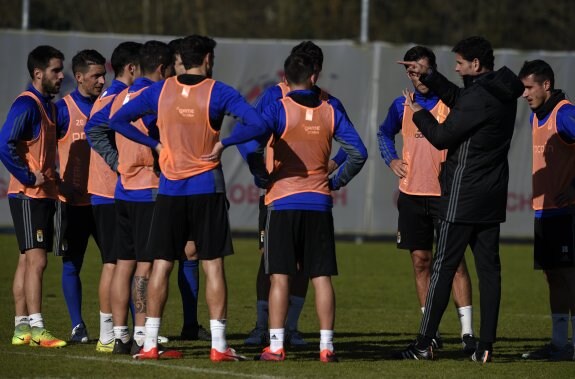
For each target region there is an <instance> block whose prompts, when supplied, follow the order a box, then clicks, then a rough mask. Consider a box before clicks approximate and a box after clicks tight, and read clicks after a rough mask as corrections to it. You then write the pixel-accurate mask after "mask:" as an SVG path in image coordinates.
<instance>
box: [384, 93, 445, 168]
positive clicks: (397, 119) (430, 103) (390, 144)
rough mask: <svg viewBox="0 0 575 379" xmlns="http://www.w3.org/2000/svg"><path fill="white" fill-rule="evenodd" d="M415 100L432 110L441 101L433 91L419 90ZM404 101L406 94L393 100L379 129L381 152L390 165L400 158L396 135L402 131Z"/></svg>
mask: <svg viewBox="0 0 575 379" xmlns="http://www.w3.org/2000/svg"><path fill="white" fill-rule="evenodd" d="M415 102H417V103H418V104H419V105H421V106H422V107H423V108H425V109H427V110H428V111H430V110H432V109H433V107H435V106H436V105H437V103H438V102H439V97H438V96H437V95H435V94H433V93H431V92H429V93H427V94H425V95H424V94H422V93H420V92H418V91H415ZM403 103H405V97H404V96H399V97H398V98H396V99H395V100H393V102H392V103H391V106H390V107H389V110H388V112H387V116H386V117H385V120H383V123H382V124H381V125H379V129H378V131H377V142H378V144H379V151H380V153H381V157H382V158H383V160H384V161H385V164H387V165H388V166H389V164H390V163H391V161H392V160H394V159H399V156H398V154H397V151H396V149H395V136H396V135H397V134H398V133H399V132H401V125H402V122H403V110H404V109H405V107H404V105H403Z"/></svg>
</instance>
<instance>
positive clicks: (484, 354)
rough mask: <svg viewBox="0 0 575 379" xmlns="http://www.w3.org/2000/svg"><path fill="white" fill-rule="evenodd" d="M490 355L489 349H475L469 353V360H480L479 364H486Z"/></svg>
mask: <svg viewBox="0 0 575 379" xmlns="http://www.w3.org/2000/svg"><path fill="white" fill-rule="evenodd" d="M491 355H492V352H491V351H489V350H482V351H479V350H475V352H473V354H472V355H471V360H472V361H473V362H481V364H486V363H487V362H491Z"/></svg>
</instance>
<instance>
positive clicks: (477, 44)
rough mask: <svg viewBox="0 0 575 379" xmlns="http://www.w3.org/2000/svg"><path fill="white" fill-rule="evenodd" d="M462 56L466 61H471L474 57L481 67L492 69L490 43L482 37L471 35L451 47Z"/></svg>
mask: <svg viewBox="0 0 575 379" xmlns="http://www.w3.org/2000/svg"><path fill="white" fill-rule="evenodd" d="M451 51H453V52H454V53H457V54H459V55H461V56H462V57H463V59H465V60H466V61H472V60H474V59H475V58H477V59H478V60H479V63H480V64H481V66H482V67H485V68H486V69H488V70H493V66H494V62H495V57H494V56H493V48H492V47H491V43H490V42H489V41H488V40H486V39H485V38H483V37H479V36H473V37H468V38H465V39H463V40H461V41H459V42H457V44H456V45H455V46H454V47H453V49H451Z"/></svg>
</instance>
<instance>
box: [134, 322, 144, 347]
mask: <svg viewBox="0 0 575 379" xmlns="http://www.w3.org/2000/svg"><path fill="white" fill-rule="evenodd" d="M145 339H146V327H145V326H134V341H136V343H137V344H138V346H142V345H143V344H144V341H145Z"/></svg>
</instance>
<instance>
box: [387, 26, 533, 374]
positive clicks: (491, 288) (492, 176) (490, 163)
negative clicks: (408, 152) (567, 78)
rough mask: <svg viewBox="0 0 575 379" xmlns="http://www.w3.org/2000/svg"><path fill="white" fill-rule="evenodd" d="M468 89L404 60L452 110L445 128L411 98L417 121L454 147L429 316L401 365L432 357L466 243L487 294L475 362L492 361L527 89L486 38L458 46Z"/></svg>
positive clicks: (446, 173) (437, 142) (440, 144)
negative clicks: (497, 65)
mask: <svg viewBox="0 0 575 379" xmlns="http://www.w3.org/2000/svg"><path fill="white" fill-rule="evenodd" d="M452 51H453V52H454V53H455V58H456V66H455V70H456V71H457V72H458V74H459V75H461V77H462V79H463V83H464V88H459V87H457V86H456V85H455V84H453V83H451V82H449V81H448V80H447V79H446V78H445V77H444V76H443V75H441V74H440V73H438V72H436V71H433V70H431V69H430V68H428V67H425V66H422V65H421V64H418V63H416V62H400V63H402V64H407V65H408V67H409V68H408V71H409V70H411V71H412V72H415V73H417V74H420V75H421V81H422V83H423V84H425V85H426V86H427V87H429V88H430V89H431V90H432V91H433V92H434V93H437V94H438V95H439V97H440V98H441V100H442V101H443V102H444V103H445V104H446V105H447V106H448V107H450V108H451V112H450V113H449V116H448V117H447V119H446V120H445V121H444V122H443V123H442V124H439V123H438V122H437V120H436V119H435V118H434V117H433V116H432V115H431V114H430V113H429V112H428V111H426V110H425V109H423V108H422V107H421V106H420V105H419V104H417V103H412V101H411V96H409V93H407V92H405V95H406V105H408V106H410V107H411V108H412V109H413V111H414V112H415V113H414V115H413V122H414V123H415V124H416V125H417V127H418V128H419V130H420V131H421V133H423V135H424V136H425V137H426V138H427V139H428V140H429V142H431V144H432V145H434V146H435V147H436V148H438V149H440V150H441V149H448V153H447V160H446V161H445V163H444V164H443V167H442V169H441V174H440V183H441V200H440V201H441V203H440V215H439V217H440V222H439V233H438V241H437V252H436V255H435V258H434V259H435V261H434V265H433V274H432V277H431V284H430V287H429V292H428V294H427V302H426V304H425V313H424V315H423V319H422V322H421V327H420V330H419V336H418V337H417V340H416V343H415V344H413V345H410V346H409V347H408V348H407V349H406V350H405V351H402V352H400V353H398V354H397V358H401V359H432V358H433V352H432V351H431V340H432V338H433V337H434V336H435V333H436V332H437V328H438V326H439V322H440V321H441V317H442V316H443V313H444V311H445V308H446V306H447V303H448V302H449V295H450V292H451V283H452V281H453V276H454V274H455V271H456V269H457V266H458V265H459V262H460V261H461V259H462V257H463V255H464V253H465V249H466V247H467V245H469V246H470V247H471V249H472V251H473V254H474V257H475V264H476V267H477V276H478V277H479V291H480V295H481V331H480V334H481V335H480V338H479V343H478V345H477V348H476V351H475V353H474V354H473V355H472V359H473V360H477V361H482V362H483V363H485V362H488V361H490V360H491V353H492V349H493V343H494V342H495V337H496V330H497V319H498V317H499V302H500V298H501V265H500V261H499V227H500V223H501V222H504V221H505V209H506V205H507V183H508V181H509V166H508V163H507V153H508V151H509V146H510V143H511V137H512V136H513V128H514V124H515V114H516V110H517V98H518V97H519V96H521V94H522V92H523V84H522V82H521V81H520V80H519V78H518V77H517V76H516V75H515V74H514V73H513V72H512V71H511V70H509V69H508V68H507V67H503V68H501V69H499V70H497V71H493V62H494V57H493V49H492V48H491V44H490V43H489V41H487V40H485V39H484V38H482V37H470V38H467V39H464V40H462V41H460V42H459V43H458V44H457V45H456V46H455V47H454V48H453V50H452Z"/></svg>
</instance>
